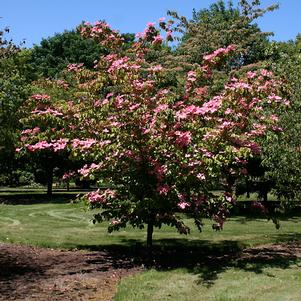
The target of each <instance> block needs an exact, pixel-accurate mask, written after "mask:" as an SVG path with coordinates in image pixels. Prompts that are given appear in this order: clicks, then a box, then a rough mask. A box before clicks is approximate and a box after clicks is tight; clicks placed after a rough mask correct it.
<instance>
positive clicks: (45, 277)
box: [0, 241, 301, 301]
mask: <svg viewBox="0 0 301 301" xmlns="http://www.w3.org/2000/svg"><path fill="white" fill-rule="evenodd" d="M163 253H164V254H165V255H164V254H161V255H162V258H163V262H160V260H159V261H157V262H156V264H155V267H156V268H159V269H161V267H162V265H164V264H166V262H168V259H170V258H169V257H170V256H166V253H165V252H163ZM204 257H207V259H206V260H205V261H204V262H203V264H207V265H208V266H211V267H212V265H214V262H215V263H216V262H218V265H229V264H230V265H231V263H235V265H237V266H238V267H241V268H246V267H248V263H250V262H251V263H255V264H256V263H258V266H257V269H259V268H260V267H262V264H264V265H265V264H267V265H271V266H279V267H283V268H286V267H289V265H290V262H293V261H295V260H297V259H298V258H301V241H299V242H290V243H285V244H270V245H264V246H259V247H254V248H248V249H245V250H242V251H240V252H234V253H233V254H231V252H230V253H229V254H228V252H227V251H226V252H223V253H222V254H220V256H218V255H215V256H213V257H214V262H213V261H211V260H210V258H209V257H208V255H207V256H204ZM202 258H203V257H202ZM199 260H200V258H199V257H198V258H197V259H196V261H195V262H194V259H192V262H191V264H193V265H194V266H195V265H196V264H197V262H199ZM172 261H173V262H174V263H175V264H176V266H177V264H182V265H185V266H186V265H187V264H188V263H189V262H182V263H180V262H178V260H175V259H174V260H172ZM141 270H142V268H141V267H139V266H138V265H135V264H134V263H133V262H132V261H131V260H130V259H129V258H128V257H126V256H123V254H122V252H119V253H116V254H114V253H112V252H108V251H106V250H102V251H82V250H74V251H66V250H54V249H44V248H35V247H29V246H19V245H13V244H4V243H0V301H10V300H27V301H36V300H39V301H50V300H51V301H63V300H64V301H69V300H70V301H71V300H72V301H79V300H83V301H86V300H98V301H109V300H112V298H113V296H114V295H115V293H116V288H117V284H118V282H119V280H120V279H121V278H122V277H125V276H129V275H132V274H134V273H137V272H139V271H141ZM213 270H214V269H213ZM207 276H208V275H207ZM211 276H212V275H211ZM213 276H214V275H213Z"/></svg>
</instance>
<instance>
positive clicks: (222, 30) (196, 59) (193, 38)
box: [169, 0, 278, 70]
mask: <svg viewBox="0 0 301 301" xmlns="http://www.w3.org/2000/svg"><path fill="white" fill-rule="evenodd" d="M276 8H278V5H271V6H269V7H267V8H266V9H262V8H261V7H260V1H252V2H251V3H249V1H245V0H241V1H239V4H238V6H237V7H234V5H233V3H232V1H229V3H228V5H226V4H225V2H224V1H222V0H219V1H217V2H216V3H214V4H212V5H211V6H210V8H209V9H201V10H199V11H196V10H194V11H193V17H192V19H191V20H187V19H186V18H185V17H180V16H179V15H178V14H177V13H176V12H172V11H169V15H170V16H171V17H173V19H174V21H175V26H174V28H173V30H174V31H175V32H178V33H179V34H180V36H179V37H178V39H179V41H180V43H179V46H178V47H177V49H176V53H175V54H176V56H175V57H176V60H175V61H174V63H175V64H176V67H179V66H182V67H183V68H184V70H187V68H188V69H190V68H191V65H192V64H194V63H200V62H201V61H202V56H203V55H205V54H206V53H210V52H213V51H214V50H215V49H218V48H222V47H227V46H228V45H231V44H234V45H236V47H237V56H236V57H234V59H233V60H232V61H231V65H230V67H232V68H233V67H234V68H235V67H241V66H245V65H249V64H255V63H258V62H260V61H264V60H265V59H266V52H265V49H266V47H267V45H268V43H269V41H268V37H269V36H270V35H272V33H270V32H262V31H261V30H260V28H259V27H258V25H257V24H256V23H254V21H255V20H256V19H257V18H259V17H261V16H263V15H264V14H265V13H266V12H268V11H273V10H275V9H276ZM228 67H229V66H228Z"/></svg>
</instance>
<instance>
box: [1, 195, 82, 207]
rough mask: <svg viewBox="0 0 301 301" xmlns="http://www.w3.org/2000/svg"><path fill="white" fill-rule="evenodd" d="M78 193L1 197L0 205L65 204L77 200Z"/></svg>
mask: <svg viewBox="0 0 301 301" xmlns="http://www.w3.org/2000/svg"><path fill="white" fill-rule="evenodd" d="M76 196H77V193H68V194H67V193H55V194H53V195H52V196H47V195H45V194H44V193H20V194H12V195H9V194H8V195H0V204H1V203H2V204H7V205H33V204H65V203H70V202H71V201H72V200H75V199H76Z"/></svg>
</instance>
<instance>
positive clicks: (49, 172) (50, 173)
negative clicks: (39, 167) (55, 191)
mask: <svg viewBox="0 0 301 301" xmlns="http://www.w3.org/2000/svg"><path fill="white" fill-rule="evenodd" d="M52 185H53V167H52V166H49V167H48V169H47V195H48V196H52Z"/></svg>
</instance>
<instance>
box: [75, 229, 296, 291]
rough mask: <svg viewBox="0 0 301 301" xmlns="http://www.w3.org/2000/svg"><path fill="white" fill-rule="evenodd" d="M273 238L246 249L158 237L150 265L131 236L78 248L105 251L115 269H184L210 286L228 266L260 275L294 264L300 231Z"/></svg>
mask: <svg viewBox="0 0 301 301" xmlns="http://www.w3.org/2000/svg"><path fill="white" fill-rule="evenodd" d="M276 241H279V243H280V242H281V243H282V244H274V245H272V244H271V245H266V246H261V247H254V248H246V246H245V245H243V244H242V243H241V242H238V241H230V240H224V241H220V242H212V241H210V240H195V241H189V240H186V239H158V240H155V241H154V249H153V261H152V263H151V264H149V261H148V258H147V252H146V249H145V245H144V244H143V243H142V242H141V241H138V240H135V239H130V240H123V241H122V243H123V244H119V245H108V246H103V247H101V246H96V245H94V246H92V245H91V246H78V248H83V249H87V248H88V249H90V250H94V251H96V250H98V251H100V250H102V251H105V252H106V253H107V254H109V256H110V258H111V261H112V262H111V264H112V265H113V266H114V267H115V268H118V267H123V265H124V263H125V262H126V263H127V264H129V267H130V266H131V265H133V266H138V265H144V266H146V267H148V268H155V269H157V270H159V271H166V270H173V269H178V268H184V269H186V270H187V271H188V272H189V273H193V274H197V275H198V276H199V281H198V283H199V284H202V285H206V286H211V285H213V284H214V282H215V281H216V280H217V279H218V277H219V275H220V274H221V273H223V272H224V271H226V270H228V269H232V268H237V269H240V270H243V271H248V272H254V273H256V274H260V273H265V269H266V268H281V269H288V268H290V267H291V266H292V265H295V264H297V263H298V260H299V259H300V258H301V234H291V235H283V234H281V235H278V237H277V239H276ZM267 275H268V274H267ZM270 276H271V275H270Z"/></svg>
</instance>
